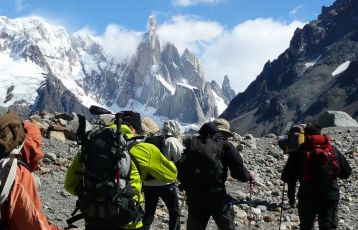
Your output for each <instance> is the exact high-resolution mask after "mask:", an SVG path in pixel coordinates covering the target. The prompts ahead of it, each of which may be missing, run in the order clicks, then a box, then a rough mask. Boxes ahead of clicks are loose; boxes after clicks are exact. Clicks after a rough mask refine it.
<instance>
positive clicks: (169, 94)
mask: <svg viewBox="0 0 358 230" xmlns="http://www.w3.org/2000/svg"><path fill="white" fill-rule="evenodd" d="M119 42H123V41H119ZM162 49H163V50H162ZM0 70H1V72H2V75H1V76H0V88H1V93H0V106H2V107H8V106H12V107H14V108H16V109H17V110H21V111H22V112H23V113H25V114H26V113H29V112H31V111H38V110H42V109H46V110H48V111H49V112H79V113H84V114H87V115H89V114H88V112H87V111H88V109H87V108H88V107H89V106H90V105H92V104H96V105H101V106H104V107H106V108H109V109H111V110H113V111H120V110H127V109H132V110H136V111H138V112H142V113H145V114H149V115H155V116H158V117H166V118H169V119H178V120H179V121H181V122H183V123H201V122H204V121H206V120H208V119H210V118H211V117H217V116H218V115H219V114H220V113H221V112H222V111H223V110H224V109H225V108H226V105H227V104H228V102H229V98H227V96H226V95H227V94H225V93H224V92H226V91H227V88H228V87H229V88H230V89H231V87H230V85H229V86H228V87H227V86H226V84H227V83H225V87H226V88H225V91H223V90H222V89H221V88H220V87H217V86H218V84H217V83H215V84H212V83H210V82H208V81H206V80H205V76H204V74H203V69H202V67H201V65H200V63H199V61H198V59H197V58H196V56H195V55H194V54H193V53H191V52H190V51H189V50H188V49H186V50H185V51H184V52H183V53H182V54H181V55H180V54H179V52H178V50H177V48H176V47H175V45H174V44H170V43H168V44H166V45H165V46H164V47H162V46H161V44H160V42H159V37H158V34H157V23H156V20H155V18H154V17H150V18H149V20H148V24H147V31H146V32H145V33H144V34H143V38H142V41H141V43H140V44H139V46H138V48H137V51H136V53H135V54H133V56H132V58H131V59H130V60H129V61H127V62H124V63H118V62H116V61H115V59H114V58H113V57H111V56H110V55H108V54H107V53H106V52H105V51H104V48H103V46H102V44H101V41H100V39H98V38H96V37H94V36H92V35H90V34H86V33H85V32H77V33H74V34H68V33H67V32H66V31H65V29H64V28H63V27H59V26H53V25H50V24H49V23H47V22H46V21H45V20H44V19H42V18H39V17H28V18H17V19H8V18H6V17H0ZM226 82H228V80H226ZM213 85H215V89H214V88H213Z"/></svg>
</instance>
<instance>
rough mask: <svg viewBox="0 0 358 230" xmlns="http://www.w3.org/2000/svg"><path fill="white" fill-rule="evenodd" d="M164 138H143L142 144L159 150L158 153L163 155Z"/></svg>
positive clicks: (159, 136) (161, 136)
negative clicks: (147, 144)
mask: <svg viewBox="0 0 358 230" xmlns="http://www.w3.org/2000/svg"><path fill="white" fill-rule="evenodd" d="M166 138H167V137H166V136H164V135H158V136H149V137H147V138H145V140H144V142H146V143H150V144H153V145H155V146H156V147H157V148H158V149H159V150H160V152H161V153H163V154H164V148H165V139H166Z"/></svg>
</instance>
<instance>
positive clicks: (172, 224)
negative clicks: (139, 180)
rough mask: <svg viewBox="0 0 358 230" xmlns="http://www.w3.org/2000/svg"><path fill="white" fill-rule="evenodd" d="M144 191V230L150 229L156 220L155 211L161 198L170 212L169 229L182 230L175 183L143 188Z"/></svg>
mask: <svg viewBox="0 0 358 230" xmlns="http://www.w3.org/2000/svg"><path fill="white" fill-rule="evenodd" d="M143 191H144V209H145V210H144V217H143V230H147V229H150V225H151V224H152V222H153V220H154V214H155V210H156V209H157V204H158V201H159V197H160V198H161V199H162V200H163V201H164V203H165V205H166V206H167V208H168V212H169V229H170V230H179V229H180V210H179V203H178V194H177V190H176V187H175V183H171V184H168V185H163V186H143Z"/></svg>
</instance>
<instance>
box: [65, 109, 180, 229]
mask: <svg viewBox="0 0 358 230" xmlns="http://www.w3.org/2000/svg"><path fill="white" fill-rule="evenodd" d="M123 114H124V115H123V117H122V122H123V124H122V125H121V129H122V133H123V134H124V135H126V137H127V138H128V139H130V138H132V137H134V136H137V135H138V134H139V133H140V132H141V130H142V126H141V119H140V114H139V113H135V112H132V111H125V112H123ZM108 128H113V129H115V128H116V126H115V125H110V126H108ZM130 153H131V155H132V157H133V158H134V159H133V160H131V168H132V169H131V174H130V183H131V186H132V188H133V190H134V191H133V194H134V195H133V198H134V199H135V200H137V201H140V202H141V203H142V202H143V196H142V193H141V191H142V181H143V180H144V178H146V177H147V175H148V174H150V175H152V176H153V177H154V178H155V179H157V180H159V181H162V182H164V183H169V182H171V181H174V180H175V179H176V177H177V168H176V166H175V164H174V163H173V162H172V161H169V160H167V158H166V157H165V156H163V154H162V153H161V152H160V150H159V149H158V148H157V147H156V146H154V145H152V144H149V143H145V142H138V143H136V144H135V145H134V146H133V147H132V148H131V149H130ZM134 161H135V162H134ZM137 167H139V168H137ZM81 169H82V165H81V152H79V153H78V154H77V155H76V157H75V158H74V160H73V162H72V164H71V165H70V167H69V169H68V171H67V174H66V179H65V190H66V191H68V192H69V193H70V194H72V195H79V194H80V191H81V189H82V184H83V182H82V176H81ZM142 226H143V223H142V221H138V222H136V223H134V222H133V221H129V222H128V223H127V224H125V225H123V226H121V227H113V228H110V229H105V228H101V230H121V229H138V230H139V229H142ZM92 229H93V228H91V226H89V225H88V224H86V230H92Z"/></svg>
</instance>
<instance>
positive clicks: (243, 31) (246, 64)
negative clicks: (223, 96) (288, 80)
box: [158, 16, 304, 92]
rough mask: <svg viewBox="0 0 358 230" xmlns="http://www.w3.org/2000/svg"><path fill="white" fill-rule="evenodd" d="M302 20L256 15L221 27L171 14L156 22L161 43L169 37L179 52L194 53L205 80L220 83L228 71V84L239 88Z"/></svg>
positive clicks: (284, 45)
mask: <svg viewBox="0 0 358 230" xmlns="http://www.w3.org/2000/svg"><path fill="white" fill-rule="evenodd" d="M303 25H304V23H303V22H300V21H293V22H291V23H284V22H280V21H275V20H273V19H271V18H257V19H255V20H248V21H245V22H243V23H240V24H238V25H236V26H235V27H234V28H233V29H230V30H228V29H225V27H224V26H223V25H221V24H220V23H218V22H215V21H205V20H202V19H200V18H197V17H189V16H175V17H173V18H172V19H171V20H170V21H168V22H166V23H164V24H162V25H159V27H158V34H159V38H160V40H161V44H162V45H164V44H165V42H168V41H170V42H171V43H173V44H174V45H175V46H176V47H177V48H178V51H179V53H180V54H181V53H182V52H183V51H184V49H185V48H188V49H189V50H190V51H192V52H193V53H195V54H196V55H197V57H198V58H199V60H200V63H201V65H202V67H203V69H204V72H205V77H206V79H207V80H209V81H210V80H215V81H216V82H217V83H218V84H219V85H221V84H222V81H223V79H224V76H225V75H228V77H229V79H230V83H231V86H232V88H233V89H234V90H235V91H236V92H242V91H244V90H245V89H246V87H247V86H248V85H249V84H250V83H251V82H252V81H253V80H255V78H256V77H257V75H258V74H260V72H261V71H262V68H263V66H264V64H265V63H266V62H267V61H268V60H274V59H276V58H277V57H278V55H280V54H281V53H282V52H283V51H284V50H285V49H287V48H288V46H289V43H290V40H291V38H292V36H293V33H294V31H295V30H296V28H297V27H302V26H303Z"/></svg>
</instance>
